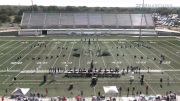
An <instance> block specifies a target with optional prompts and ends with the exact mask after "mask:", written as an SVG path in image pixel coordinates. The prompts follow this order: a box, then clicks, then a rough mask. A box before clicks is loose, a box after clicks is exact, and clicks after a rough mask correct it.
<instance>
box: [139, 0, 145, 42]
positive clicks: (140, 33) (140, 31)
mask: <svg viewBox="0 0 180 101" xmlns="http://www.w3.org/2000/svg"><path fill="white" fill-rule="evenodd" d="M143 9H144V0H143V3H142V7H141V11H142V14H141V23H140V30H139V38H138V41H140V39H141V36H142V29H141V27H142V20H143V16H144V12H143Z"/></svg>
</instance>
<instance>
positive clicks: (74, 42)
mask: <svg viewBox="0 0 180 101" xmlns="http://www.w3.org/2000/svg"><path fill="white" fill-rule="evenodd" d="M74 44H75V40H74V41H73V45H72V47H71V51H70V53H69V56H68V59H67V61H66V64H68V63H69V59H70V56H71V53H72V50H73V47H74ZM66 67H67V66H65V71H66V70H67V69H66Z"/></svg>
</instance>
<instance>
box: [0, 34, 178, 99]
mask: <svg viewBox="0 0 180 101" xmlns="http://www.w3.org/2000/svg"><path fill="white" fill-rule="evenodd" d="M85 38H86V39H87V40H89V38H90V39H91V44H90V45H88V42H84V39H85ZM97 38H98V41H97ZM81 39H82V40H83V41H81ZM93 39H94V41H93ZM137 40H138V38H135V37H127V36H98V37H97V36H48V37H0V71H1V72H0V95H5V89H8V95H10V92H12V91H13V90H14V89H15V88H16V87H30V88H31V92H40V93H43V94H44V93H45V88H48V90H49V94H48V96H63V95H66V96H69V97H71V96H75V95H78V94H80V91H81V90H82V91H83V92H84V95H85V96H91V95H94V94H97V93H98V92H99V91H100V92H101V93H102V94H103V86H106V85H108V86H112V85H116V86H117V87H120V86H121V87H122V88H123V89H122V95H126V94H127V87H130V94H132V93H131V90H132V87H135V88H136V89H135V92H137V91H142V92H143V93H145V86H146V85H148V86H149V87H150V88H149V94H165V92H166V91H175V92H179V91H180V62H179V61H180V41H179V39H177V38H175V37H156V36H155V37H143V38H142V39H141V40H142V42H141V43H143V44H144V45H148V46H150V47H151V49H147V48H145V47H134V46H136V45H137ZM39 42H44V43H46V44H47V47H46V48H45V47H32V46H34V45H37V44H38V43H39ZM124 45H126V46H127V48H121V46H124ZM129 46H132V47H131V48H130V47H129ZM58 47H60V48H59V49H57V48H58ZM62 47H64V49H62ZM117 47H118V48H117ZM66 48H67V50H66ZM73 49H78V51H74V50H73ZM98 49H101V50H102V51H104V50H105V51H108V52H110V53H111V56H105V57H98V56H96V52H97V50H98ZM89 50H90V51H91V52H90V53H91V54H89ZM77 52H78V53H80V57H74V56H72V54H73V53H77ZM117 54H119V56H117ZM123 54H124V57H123ZM161 54H163V55H165V62H166V63H167V64H159V59H160V55H161ZM57 55H59V57H58V58H56V56H57ZM63 55H65V57H63ZM134 55H136V56H137V58H136V59H134ZM19 56H21V57H22V58H21V59H19V60H16V59H17V57H19ZM46 56H48V59H45V57H46ZM51 56H53V58H52V59H50V57H51ZM141 56H143V57H144V59H143V60H141V59H140V57H141ZM38 57H39V58H40V59H39V60H37V58H38ZM147 57H148V58H147ZM154 57H156V58H157V60H156V61H154V60H153V58H154ZM32 58H35V60H32ZM91 60H94V66H95V67H96V68H97V69H99V68H108V69H109V68H116V67H117V68H119V69H120V70H122V69H123V68H124V69H126V67H127V66H130V65H135V66H139V67H141V69H142V70H147V68H148V67H149V68H150V69H151V70H166V71H165V72H163V73H161V72H158V73H143V74H144V75H145V85H143V86H141V85H140V83H139V76H140V75H139V74H135V81H134V82H133V84H132V85H130V84H129V76H130V74H126V75H125V76H121V77H120V78H98V83H97V85H96V87H95V88H92V87H90V81H91V79H90V78H83V77H82V78H66V77H64V75H63V74H57V75H56V81H52V80H53V77H52V75H48V81H47V83H45V84H42V80H43V75H44V74H43V73H33V74H30V73H20V71H23V70H24V71H25V70H35V69H36V68H37V67H38V68H39V70H48V69H49V67H60V68H62V69H70V68H72V69H73V68H74V67H76V68H86V69H88V68H89V67H90V62H91ZM140 61H141V62H144V63H142V64H138V63H137V62H140ZM13 62H19V63H22V64H12V63H13ZM42 62H44V63H45V64H42V65H40V64H38V63H42ZM169 63H170V64H169ZM7 69H8V70H9V71H8V72H6V70H7ZM13 70H19V71H17V72H13ZM14 76H17V80H16V81H13V77H14ZM160 78H163V88H160V82H159V80H160ZM168 78H169V79H170V86H168V85H167V83H168V80H167V79H168ZM71 83H73V84H74V88H73V89H72V90H71V91H68V87H69V85H70V84H71ZM94 90H95V91H94ZM95 92H96V93H95Z"/></svg>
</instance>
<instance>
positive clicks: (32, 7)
mask: <svg viewBox="0 0 180 101" xmlns="http://www.w3.org/2000/svg"><path fill="white" fill-rule="evenodd" d="M31 6H32V7H31V12H33V10H34V9H33V0H31Z"/></svg>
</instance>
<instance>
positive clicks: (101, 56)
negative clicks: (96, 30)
mask: <svg viewBox="0 0 180 101" xmlns="http://www.w3.org/2000/svg"><path fill="white" fill-rule="evenodd" d="M97 44H98V48H99V49H101V48H100V46H99V40H98V41H97ZM101 58H102V61H103V64H104V66H105V68H107V65H106V63H105V61H104V57H103V56H101Z"/></svg>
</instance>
